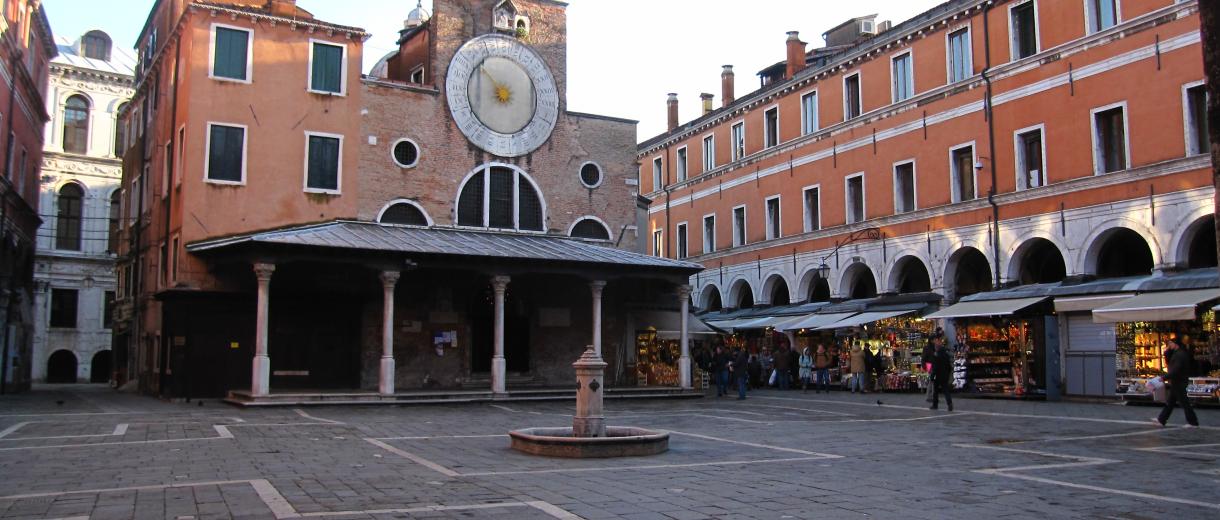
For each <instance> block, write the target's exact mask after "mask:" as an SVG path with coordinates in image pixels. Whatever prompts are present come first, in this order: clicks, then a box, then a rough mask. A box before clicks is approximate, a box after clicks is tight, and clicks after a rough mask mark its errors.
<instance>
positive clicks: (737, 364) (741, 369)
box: [733, 348, 750, 400]
mask: <svg viewBox="0 0 1220 520" xmlns="http://www.w3.org/2000/svg"><path fill="white" fill-rule="evenodd" d="M749 366H750V353H749V352H746V349H744V348H741V349H738V350H737V356H736V357H734V358H733V373H734V374H736V377H737V399H738V400H741V399H745V398H746V385H748V384H750V380H749V378H750V372H749Z"/></svg>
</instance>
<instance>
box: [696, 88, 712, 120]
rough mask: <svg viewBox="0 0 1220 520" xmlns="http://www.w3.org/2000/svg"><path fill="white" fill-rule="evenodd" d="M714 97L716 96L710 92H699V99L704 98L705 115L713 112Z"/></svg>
mask: <svg viewBox="0 0 1220 520" xmlns="http://www.w3.org/2000/svg"><path fill="white" fill-rule="evenodd" d="M714 97H716V96H713V95H711V94H708V93H707V92H704V93H702V94H699V99H702V100H703V115H705V116H706V115H708V114H710V113H712V98H714Z"/></svg>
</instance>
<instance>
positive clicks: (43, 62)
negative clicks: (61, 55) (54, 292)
mask: <svg viewBox="0 0 1220 520" xmlns="http://www.w3.org/2000/svg"><path fill="white" fill-rule="evenodd" d="M56 52H57V51H56V48H55V40H54V38H53V36H52V34H51V27H50V24H49V23H48V22H47V16H46V12H45V11H43V9H42V3H41V2H39V1H37V0H13V1H9V2H4V3H3V4H0V72H3V76H4V81H3V82H0V99H3V100H4V101H2V102H0V127H2V128H3V131H4V134H3V135H4V146H3V148H0V160H2V161H4V162H3V163H0V164H3V165H4V175H3V179H2V180H0V235H2V236H0V244H2V245H0V344H2V345H3V346H2V348H0V393H3V392H9V391H21V390H25V389H28V388H29V386H30V381H31V379H32V371H31V368H32V365H33V363H34V359H33V350H32V340H33V335H34V276H33V275H34V247H35V240H36V234H37V232H38V226H39V224H41V223H42V220H41V219H40V217H39V209H38V189H39V182H38V178H39V170H40V168H39V166H40V165H41V164H42V146H43V136H42V130H43V127H44V125H46V123H47V120H48V119H50V116H49V115H48V114H47V110H46V108H45V107H46V102H45V98H46V91H47V70H48V66H47V64H48V62H49V61H50V60H51V58H54V57H55V55H56Z"/></svg>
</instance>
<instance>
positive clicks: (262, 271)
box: [254, 262, 275, 282]
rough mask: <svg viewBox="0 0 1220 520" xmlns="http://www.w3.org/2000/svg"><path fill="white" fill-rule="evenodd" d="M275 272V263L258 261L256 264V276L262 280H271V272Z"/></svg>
mask: <svg viewBox="0 0 1220 520" xmlns="http://www.w3.org/2000/svg"><path fill="white" fill-rule="evenodd" d="M274 272H275V264H269V263H264V262H258V263H255V264H254V276H256V277H258V281H260V282H269V281H271V273H274Z"/></svg>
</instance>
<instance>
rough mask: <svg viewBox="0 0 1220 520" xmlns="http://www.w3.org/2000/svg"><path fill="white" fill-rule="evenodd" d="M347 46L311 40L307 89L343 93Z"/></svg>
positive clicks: (327, 92)
mask: <svg viewBox="0 0 1220 520" xmlns="http://www.w3.org/2000/svg"><path fill="white" fill-rule="evenodd" d="M346 63H347V47H346V46H343V45H334V44H329V43H324V42H320V41H313V42H311V51H310V54H309V90H310V91H312V92H321V93H326V94H340V95H342V94H343V93H344V87H346V85H345V84H344V83H346V82H345V81H344V79H345V77H344V76H345V74H344V71H345V70H346V69H347V67H345V65H346Z"/></svg>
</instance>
